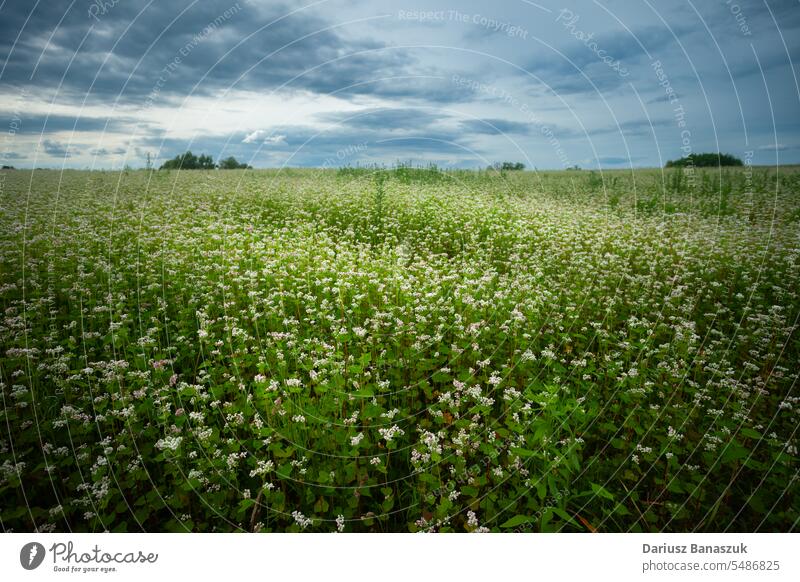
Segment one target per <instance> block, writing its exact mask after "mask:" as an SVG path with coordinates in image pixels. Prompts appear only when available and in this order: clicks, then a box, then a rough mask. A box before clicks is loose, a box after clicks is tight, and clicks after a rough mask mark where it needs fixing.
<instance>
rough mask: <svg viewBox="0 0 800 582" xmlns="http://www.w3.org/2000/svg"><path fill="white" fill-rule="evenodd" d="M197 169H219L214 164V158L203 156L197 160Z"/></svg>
mask: <svg viewBox="0 0 800 582" xmlns="http://www.w3.org/2000/svg"><path fill="white" fill-rule="evenodd" d="M197 167H198V168H199V169H201V170H213V169H214V168H216V167H217V165H216V164H215V163H214V158H212V157H211V156H209V155H201V156H200V157H199V158H197Z"/></svg>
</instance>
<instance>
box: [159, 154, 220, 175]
mask: <svg viewBox="0 0 800 582" xmlns="http://www.w3.org/2000/svg"><path fill="white" fill-rule="evenodd" d="M214 168H216V165H215V164H214V160H213V159H212V158H211V156H209V155H206V154H201V155H200V156H196V155H194V154H193V153H192V152H191V151H188V152H186V153H184V154H179V155H177V156H175V157H174V158H172V159H171V160H167V161H166V162H164V163H163V164H161V169H162V170H213V169H214Z"/></svg>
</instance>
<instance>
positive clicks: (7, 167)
mask: <svg viewBox="0 0 800 582" xmlns="http://www.w3.org/2000/svg"><path fill="white" fill-rule="evenodd" d="M3 169H4V170H13V169H14V166H3Z"/></svg>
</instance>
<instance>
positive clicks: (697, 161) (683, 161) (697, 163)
mask: <svg viewBox="0 0 800 582" xmlns="http://www.w3.org/2000/svg"><path fill="white" fill-rule="evenodd" d="M741 165H743V164H742V160H740V159H739V158H737V157H735V156H732V155H730V154H719V153H718V154H713V153H711V154H689V155H688V156H685V157H683V158H680V159H679V160H670V161H668V162H667V163H666V165H665V167H667V168H686V167H695V168H716V167H720V166H741Z"/></svg>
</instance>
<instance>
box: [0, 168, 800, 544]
mask: <svg viewBox="0 0 800 582" xmlns="http://www.w3.org/2000/svg"><path fill="white" fill-rule="evenodd" d="M746 172H747V170H742V169H736V168H733V169H731V170H727V171H725V172H723V173H720V172H719V171H718V170H716V169H715V170H710V171H705V172H704V171H703V170H697V172H696V174H695V175H694V176H689V175H688V174H685V173H684V172H683V171H681V170H680V169H676V170H670V171H662V170H641V171H636V172H634V173H632V172H630V171H611V172H608V171H603V172H602V173H601V172H591V171H584V172H538V173H533V172H513V173H508V174H507V175H500V174H498V173H497V172H493V171H490V172H487V171H481V172H465V171H454V170H448V171H443V170H441V169H438V168H436V169H433V168H430V167H429V168H410V167H402V168H401V167H396V168H391V169H386V168H370V169H342V170H339V171H335V172H334V171H329V172H328V171H323V170H291V171H285V170H282V171H262V170H259V171H253V172H234V173H224V172H216V173H210V172H180V173H179V174H171V175H166V174H162V175H161V176H159V175H158V173H155V174H152V175H151V174H150V173H149V172H135V171H134V172H130V173H128V174H121V175H120V174H118V173H112V172H80V171H70V172H65V173H62V172H57V171H53V172H49V171H42V170H36V172H35V173H33V174H32V173H31V172H30V171H27V170H17V171H15V172H9V173H8V174H7V175H6V176H5V181H4V189H3V191H2V192H0V197H2V198H1V199H0V203H1V204H0V206H2V208H3V212H2V213H0V302H1V303H2V307H3V316H2V322H1V323H0V344H2V346H3V347H2V352H0V396H1V397H2V402H3V407H2V408H0V425H2V426H4V427H6V429H4V431H3V435H2V436H0V499H2V500H3V502H2V504H0V522H1V523H2V524H3V527H4V528H5V529H13V530H15V531H33V530H34V529H36V530H38V531H76V532H81V531H105V530H108V531H131V532H133V531H142V530H146V531H187V530H188V531H202V532H213V531H242V530H246V531H334V530H339V529H342V530H344V531H374V532H379V531H442V532H447V531H459V532H462V531H485V530H491V531H498V532H500V531H503V532H514V531H537V532H538V531H605V532H607V531H613V532H622V531H648V532H649V531H688V530H697V531H721V530H724V529H726V528H727V529H730V530H735V531H754V530H756V529H757V530H759V531H788V530H790V529H791V528H792V527H794V524H796V523H797V520H798V507H800V504H799V503H798V498H797V487H796V480H797V467H798V453H797V447H798V436H797V432H796V429H797V426H798V422H800V402H798V394H797V378H798V367H797V365H796V363H797V362H798V361H800V342H798V337H797V329H796V322H797V320H798V316H800V298H799V297H798V289H800V262H798V261H800V259H799V258H798V252H797V249H798V232H800V231H798V224H799V223H800V197H798V192H799V191H800V173H799V172H798V171H797V170H794V169H785V168H781V170H780V172H779V173H778V172H775V171H771V170H767V169H753V170H752V172H750V173H746ZM678 175H679V176H681V177H680V178H676V177H675V176H678ZM55 193H57V196H58V208H59V217H58V228H57V229H54V228H53V204H54V196H56V194H55ZM21 225H24V228H22V226H21ZM23 242H24V244H23Z"/></svg>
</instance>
